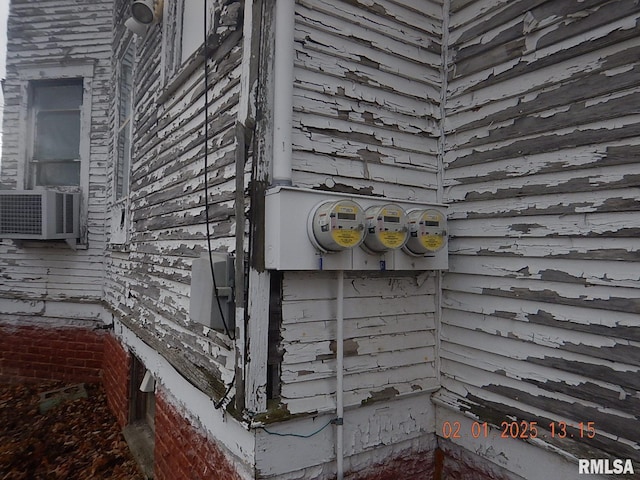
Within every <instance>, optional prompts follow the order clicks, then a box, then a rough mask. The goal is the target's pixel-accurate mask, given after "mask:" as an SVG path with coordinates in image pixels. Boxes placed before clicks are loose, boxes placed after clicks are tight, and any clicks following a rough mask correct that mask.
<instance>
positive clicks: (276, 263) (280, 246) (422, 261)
mask: <svg viewBox="0 0 640 480" xmlns="http://www.w3.org/2000/svg"><path fill="white" fill-rule="evenodd" d="M340 200H351V201H353V202H356V203H357V204H358V205H359V206H360V207H362V209H363V210H365V211H366V210H367V209H371V210H375V209H374V208H373V207H383V206H385V205H388V204H394V205H397V206H399V207H401V208H402V209H404V211H405V212H409V211H411V210H415V209H421V210H427V209H429V210H436V211H437V212H439V213H441V215H442V219H443V223H444V225H443V228H444V229H445V230H446V206H444V205H440V204H424V203H419V202H411V201H406V200H397V199H390V198H382V197H370V196H363V195H349V194H342V193H333V192H322V191H316V190H309V189H302V188H295V187H284V186H278V187H274V188H272V189H270V190H268V191H267V193H266V196H265V266H266V268H268V269H273V270H346V271H350V270H351V271H353V270H378V271H380V270H395V271H398V270H445V269H447V268H448V248H447V242H446V233H445V234H444V237H443V239H444V247H443V248H441V249H440V250H438V251H437V252H434V253H429V254H427V255H411V254H409V253H407V249H406V248H405V249H394V250H389V251H386V252H380V253H378V252H374V251H372V250H371V249H369V248H366V245H365V244H364V242H363V244H362V246H356V247H354V248H347V249H344V250H341V251H336V252H329V251H322V250H323V249H322V247H320V245H319V244H318V241H317V239H316V238H315V235H314V224H313V216H314V212H317V211H318V210H320V209H321V208H322V206H323V204H324V203H326V202H338V201H340ZM315 228H316V231H317V225H316V226H315ZM363 247H364V248H363Z"/></svg>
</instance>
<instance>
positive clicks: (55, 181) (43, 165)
mask: <svg viewBox="0 0 640 480" xmlns="http://www.w3.org/2000/svg"><path fill="white" fill-rule="evenodd" d="M82 98H83V81H82V79H65V80H55V81H36V82H32V83H31V115H32V122H33V128H32V131H33V142H32V150H31V170H32V176H33V184H34V185H36V186H77V185H80V167H81V155H80V144H81V131H82V127H81V120H82V115H81V111H82Z"/></svg>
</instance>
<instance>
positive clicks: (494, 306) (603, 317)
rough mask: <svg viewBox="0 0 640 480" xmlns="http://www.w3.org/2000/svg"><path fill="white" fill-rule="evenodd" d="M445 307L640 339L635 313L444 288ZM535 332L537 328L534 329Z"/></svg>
mask: <svg viewBox="0 0 640 480" xmlns="http://www.w3.org/2000/svg"><path fill="white" fill-rule="evenodd" d="M444 288H445V291H444V294H443V307H444V308H445V309H451V310H460V311H468V312H473V313H477V314H483V315H484V314H486V315H492V316H497V317H504V318H510V319H514V320H520V321H525V322H530V323H531V324H532V325H533V324H536V325H546V326H554V327H558V328H564V329H566V330H568V335H571V332H572V331H574V330H575V331H578V332H594V334H597V335H604V336H610V337H614V338H620V339H627V340H633V341H639V340H640V329H639V328H638V325H637V316H635V313H625V312H619V311H613V310H612V311H601V312H598V311H594V310H593V309H591V308H590V307H589V306H588V305H587V304H581V305H580V306H575V305H563V304H558V303H544V304H541V303H540V302H538V301H534V300H530V299H526V298H522V299H519V298H499V299H496V298H494V297H491V296H489V295H478V294H471V293H465V292H456V291H452V290H451V288H450V287H449V285H445V286H444ZM532 330H533V331H534V332H535V327H534V326H532Z"/></svg>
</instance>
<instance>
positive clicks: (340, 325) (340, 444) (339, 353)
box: [335, 270, 344, 480]
mask: <svg viewBox="0 0 640 480" xmlns="http://www.w3.org/2000/svg"><path fill="white" fill-rule="evenodd" d="M343 380H344V271H342V270H338V295H337V298H336V420H335V424H336V468H337V480H342V478H343V476H344V431H343V424H344V420H343V416H344V385H343Z"/></svg>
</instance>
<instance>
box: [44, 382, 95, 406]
mask: <svg viewBox="0 0 640 480" xmlns="http://www.w3.org/2000/svg"><path fill="white" fill-rule="evenodd" d="M79 398H88V395H87V390H86V389H85V388H84V383H78V384H76V385H70V386H67V387H64V388H58V389H56V390H49V391H48V392H44V393H41V394H40V407H39V410H40V413H46V412H48V411H49V410H51V409H52V408H54V407H57V406H58V405H60V404H61V403H64V402H70V401H73V400H77V399H79Z"/></svg>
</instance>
